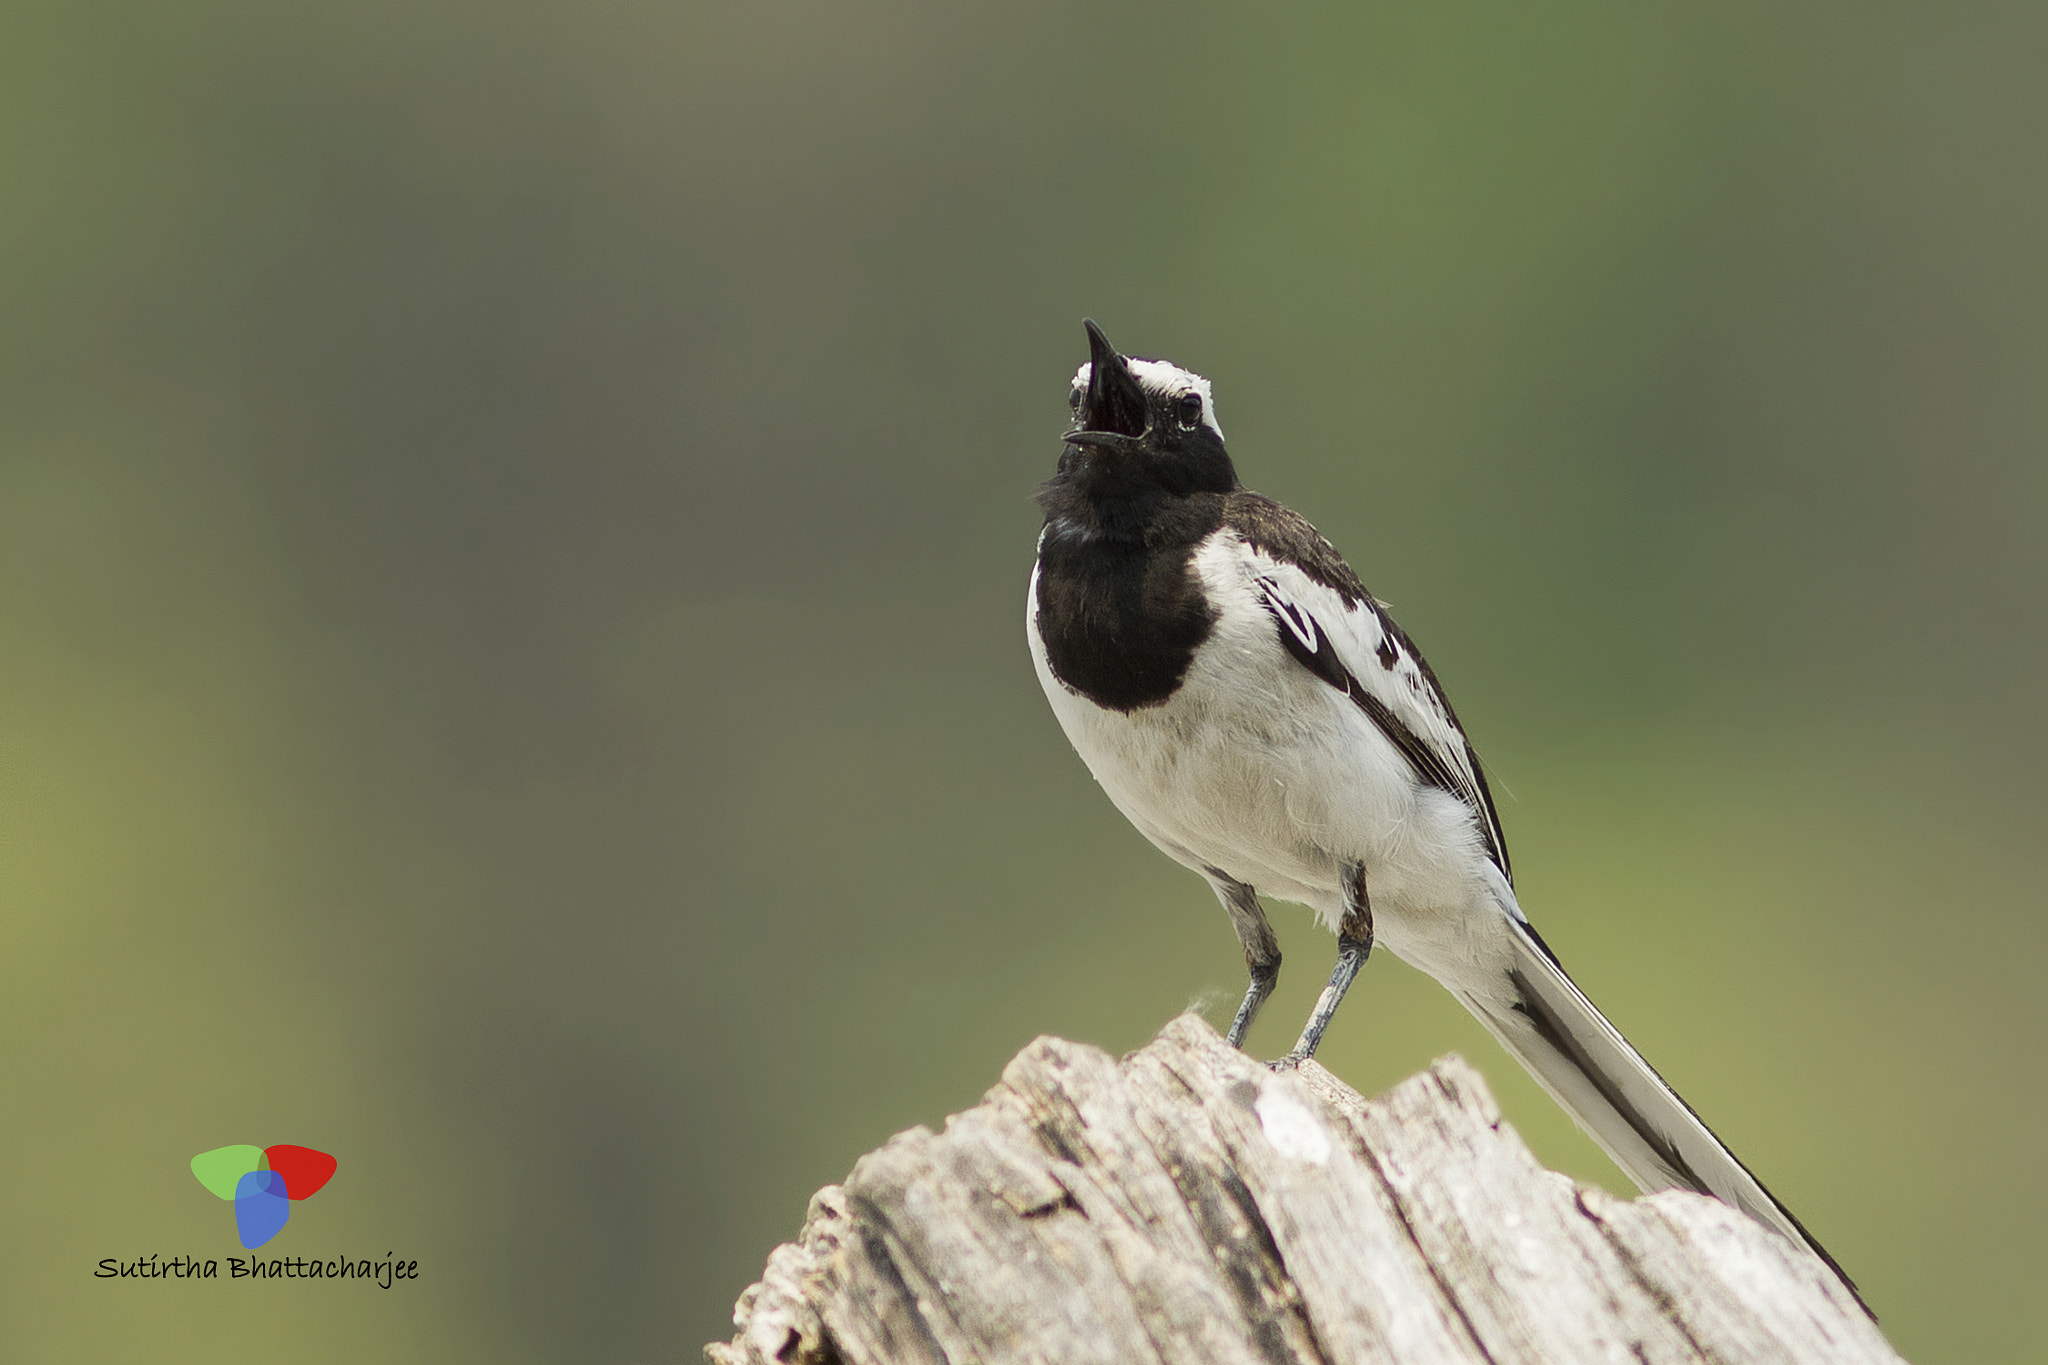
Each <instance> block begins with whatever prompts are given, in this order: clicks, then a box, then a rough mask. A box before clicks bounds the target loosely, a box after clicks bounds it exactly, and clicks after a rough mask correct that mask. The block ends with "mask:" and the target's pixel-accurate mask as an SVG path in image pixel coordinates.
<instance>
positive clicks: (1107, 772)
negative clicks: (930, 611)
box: [1025, 572, 1490, 960]
mask: <svg viewBox="0 0 2048 1365" xmlns="http://www.w3.org/2000/svg"><path fill="white" fill-rule="evenodd" d="M1206 577H1207V576H1206V575H1205V578H1206ZM1209 586H1210V597H1211V602H1212V605H1214V606H1216V607H1217V608H1218V609H1219V611H1220V612H1221V617H1220V619H1219V620H1218V621H1217V623H1216V627H1215V631H1214V633H1213V634H1212V635H1211V636H1210V637H1209V639H1208V640H1207V641H1205V642H1204V644H1203V645H1202V647H1201V649H1200V650H1198V651H1197V652H1196V654H1195V657H1194V660H1193V662H1192V663H1191V664H1190V666H1189V669H1188V672H1187V676H1186V678H1185V680H1184V681H1183V682H1182V685H1181V687H1180V689H1179V690H1178V691H1176V692H1175V693H1174V694H1173V695H1172V696H1171V697H1169V698H1168V699H1167V700H1166V701H1164V702H1163V703H1161V704H1159V705H1157V706H1149V707H1141V708H1139V709H1137V710H1134V711H1130V712H1118V711H1110V710H1105V709H1104V708H1102V707H1099V706H1097V705H1095V703H1093V702H1091V701H1089V700H1088V699H1087V698H1086V697H1084V696H1081V695H1080V694H1078V693H1076V692H1074V691H1072V690H1070V689H1069V688H1068V687H1067V686H1066V685H1065V684H1063V683H1061V682H1060V681H1059V679H1058V678H1056V677H1054V676H1053V673H1052V670H1051V668H1050V667H1049V665H1048V664H1047V661H1046V653H1045V647H1044V643H1043V641H1042V640H1041V639H1040V637H1039V633H1038V625H1037V616H1038V605H1037V575H1036V573H1035V572H1034V573H1033V575H1032V585H1031V593H1030V596H1029V599H1028V602H1027V605H1026V612H1025V615H1026V623H1027V630H1028V634H1029V638H1030V642H1031V657H1032V663H1033V665H1034V666H1035V667H1036V668H1037V671H1038V680H1039V683H1040V685H1041V686H1043V687H1044V689H1045V694H1046V697H1047V699H1048V700H1049V701H1050V702H1051V703H1052V709H1053V714H1054V715H1056V716H1057V717H1058V718H1059V722H1060V725H1061V728H1063V729H1064V730H1065V731H1066V733H1067V738H1068V740H1070V741H1071V742H1072V744H1073V746H1074V748H1075V750H1076V751H1077V752H1079V753H1080V755H1081V759H1082V761H1083V762H1085V763H1086V764H1087V765H1088V770H1089V771H1090V772H1091V773H1093V774H1094V775H1095V780H1096V781H1097V782H1099V783H1101V785H1102V788H1103V790H1104V791H1106V792H1107V793H1108V794H1109V798H1110V800H1111V801H1113V802H1114V803H1115V804H1116V807H1117V809H1118V810H1120V811H1122V812H1123V813H1124V815H1125V816H1126V817H1127V818H1128V819H1129V820H1130V821H1131V823H1132V824H1134V825H1136V826H1137V827H1138V829H1139V830H1140V831H1141V832H1142V833H1143V834H1144V835H1145V836H1146V837H1147V838H1149V839H1150V840H1152V842H1153V843H1155V844H1157V845H1158V846H1159V847H1160V848H1161V849H1163V850H1164V851H1165V852H1166V853H1167V855H1168V856H1169V857H1172V858H1173V859H1174V860H1175V861H1177V862H1179V863H1181V864H1183V865H1184V866H1187V867H1189V868H1192V869H1194V870H1195V871H1198V872H1207V871H1210V870H1212V869H1213V870H1215V871H1218V872H1221V873H1223V874H1224V875H1225V876H1227V877H1229V878H1231V879H1232V880H1234V881H1240V882H1244V883H1246V884H1248V885H1250V886H1252V887H1254V888H1256V889H1257V890H1258V891H1259V892H1261V893H1263V894H1266V895H1270V896H1276V897H1279V898H1280V899H1283V900H1291V901H1298V902H1300V903H1302V904H1304V905H1307V906H1310V907H1311V908H1313V909H1314V910H1315V911H1316V912H1317V913H1318V914H1319V915H1320V916H1321V917H1322V919H1323V920H1324V922H1325V923H1326V924H1328V925H1329V927H1330V928H1331V929H1333V930H1334V929H1335V928H1336V927H1337V923H1338V921H1339V920H1340V919H1342V917H1343V915H1344V912H1345V909H1346V905H1345V888H1346V886H1347V885H1348V883H1349V880H1350V877H1351V875H1352V869H1354V868H1356V867H1357V866H1358V865H1359V864H1361V863H1363V864H1364V866H1365V869H1366V879H1367V885H1368V887H1369V889H1370V894H1371V900H1372V909H1373V915H1374V920H1375V923H1376V926H1377V929H1378V935H1379V939H1380V941H1381V942H1382V943H1384V944H1385V945H1386V946H1387V947H1388V948H1389V949H1391V950H1392V951H1394V952H1395V953H1397V954H1399V955H1401V956H1402V957H1405V958H1409V959H1410V960H1416V958H1417V957H1418V956H1419V957H1422V958H1431V957H1435V956H1437V953H1436V952H1435V951H1433V948H1434V946H1435V945H1433V944H1432V943H1430V942H1429V940H1433V939H1436V938H1438V937H1439V936H1441V935H1442V934H1444V933H1445V932H1450V933H1452V934H1454V935H1455V934H1456V933H1457V931H1456V929H1455V928H1454V927H1453V925H1454V924H1455V922H1457V921H1458V920H1460V919H1462V918H1463V916H1461V915H1459V913H1458V912H1460V911H1462V910H1464V909H1465V908H1466V907H1468V906H1470V905H1471V904H1472V903H1473V901H1474V899H1475V897H1476V896H1482V895H1484V894H1485V888H1484V885H1483V883H1484V874H1483V873H1481V872H1480V871H1479V866H1490V865H1488V864H1486V863H1485V858H1484V854H1483V853H1482V852H1481V845H1480V840H1479V835H1478V832H1477V828H1476V826H1475V824H1474V822H1473V818H1472V814H1471V812H1470V811H1469V810H1468V809H1467V808H1466V807H1465V806H1464V804H1463V803H1461V802H1460V801H1458V800H1457V799H1456V798H1455V797H1452V796H1450V795H1448V794H1446V793H1444V792H1442V791H1439V790H1437V789H1435V788H1433V787H1428V786H1425V785H1423V784H1421V783H1419V782H1417V781H1416V779H1415V776H1414V772H1413V770H1412V769H1411V768H1410V767H1409V765H1408V763H1407V760H1405V759H1404V758H1402V757H1401V755H1400V753H1399V752H1398V751H1397V750H1396V749H1395V748H1394V747H1393V745H1392V744H1391V743H1390V742H1389V741H1388V740H1387V738H1386V737H1385V736H1384V735H1382V734H1381V733H1380V731H1379V729H1378V728H1377V727H1376V726H1375V725H1374V724H1373V723H1372V721H1371V719H1370V718H1369V717H1368V716H1367V715H1366V714H1365V713H1364V712H1363V711H1362V710H1360V709H1359V707H1358V706H1357V705H1356V704H1355V703H1353V702H1352V700H1351V699H1350V698H1348V697H1346V696H1344V695H1343V694H1342V693H1340V692H1338V691H1336V690H1335V689H1333V688H1331V687H1330V686H1328V685H1327V684H1325V683H1324V682H1322V681H1321V680H1320V679H1318V678H1316V677H1315V676H1314V675H1313V674H1311V673H1309V672H1308V670H1307V669H1305V668H1303V667H1301V666H1300V665H1299V664H1298V663H1296V662H1295V661H1294V659H1293V658H1292V657H1291V656H1290V655H1289V654H1288V653H1287V652H1286V651H1285V649H1283V648H1282V647H1281V645H1280V643H1279V638H1278V636H1277V635H1276V634H1275V627H1274V621H1273V618H1272V617H1271V616H1270V615H1269V614H1268V613H1267V612H1266V611H1265V609H1264V608H1263V607H1261V606H1260V605H1259V604H1258V602H1257V601H1256V599H1255V598H1253V596H1252V595H1251V593H1250V591H1249V590H1248V589H1247V590H1246V591H1244V592H1243V593H1241V594H1239V593H1233V592H1231V591H1229V590H1228V585H1227V583H1226V584H1224V585H1221V586H1222V590H1220V591H1219V590H1218V585H1216V584H1214V583H1211V584H1210V585H1209ZM1475 865H1478V866H1475ZM1442 946H1443V947H1444V948H1446V949H1448V948H1450V945H1449V944H1445V945H1442Z"/></svg>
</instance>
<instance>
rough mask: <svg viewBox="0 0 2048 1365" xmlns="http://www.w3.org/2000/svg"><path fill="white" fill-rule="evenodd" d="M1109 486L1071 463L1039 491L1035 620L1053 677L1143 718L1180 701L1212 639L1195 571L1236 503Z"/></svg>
mask: <svg viewBox="0 0 2048 1365" xmlns="http://www.w3.org/2000/svg"><path fill="white" fill-rule="evenodd" d="M1077 466H1078V467H1077ZM1103 474H1104V471H1100V470H1091V469H1089V468H1088V467H1087V464H1086V463H1083V462H1074V463H1072V464H1070V463H1069V462H1067V461H1062V468H1061V470H1060V472H1059V473H1058V474H1057V475H1055V476H1054V477H1053V478H1052V479H1051V480H1050V481H1048V482H1047V483H1046V484H1044V485H1043V486H1042V487H1041V488H1040V489H1039V490H1038V502H1039V505H1040V506H1041V507H1043V508H1044V509H1045V535H1044V538H1043V539H1042V540H1041V541H1040V542H1039V547H1038V600H1037V602H1036V604H1035V606H1034V609H1035V610H1036V612H1037V614H1038V615H1037V620H1038V634H1039V638H1040V639H1041V640H1043V641H1044V642H1045V655H1046V662H1047V663H1048V664H1049V665H1050V666H1051V668H1052V672H1053V676H1054V677H1056V678H1058V679H1059V680H1060V681H1061V682H1062V683H1064V684H1066V685H1067V686H1068V687H1070V688H1072V689H1073V690H1074V691H1076V692H1079V693H1080V694H1081V695H1082V696H1084V697H1086V698H1088V700H1090V701H1092V702H1094V703H1095V704H1096V705H1097V706H1101V707H1106V708H1108V709H1109V710H1112V711H1135V710H1137V709H1138V708H1140V707H1144V706H1157V705H1158V704H1159V703H1161V702H1163V701H1165V700H1166V699H1167V698H1168V697H1171V696H1172V695H1173V694H1174V693H1175V692H1176V691H1178V690H1179V689H1180V685H1181V682H1182V680H1183V679H1185V678H1186V676H1187V671H1188V665H1189V663H1190V662H1192V661H1193V659H1194V657H1195V651H1196V650H1197V649H1199V648H1201V646H1202V642H1203V641H1205V640H1207V639H1208V638H1209V632H1210V631H1211V630H1212V629H1214V628H1215V625H1216V618H1217V611H1216V609H1215V608H1214V607H1212V606H1211V605H1210V604H1209V602H1208V599H1207V598H1206V597H1204V596H1203V593H1202V584H1201V580H1200V579H1199V578H1197V577H1196V576H1195V571H1194V567H1193V565H1192V564H1191V563H1190V562H1189V561H1190V558H1191V557H1192V555H1193V553H1194V550H1195V547H1196V546H1197V545H1199V544H1201V542H1202V541H1203V540H1205V539H1207V538H1208V537H1209V536H1210V535H1213V534H1214V533H1215V532H1216V530H1217V529H1218V528H1219V527H1221V526H1222V525H1223V519H1224V512H1225V506H1226V503H1227V501H1228V492H1227V491H1208V490H1203V491H1193V492H1181V491H1178V490H1169V489H1167V488H1165V487H1162V486H1160V485H1159V484H1158V483H1155V482H1153V481H1151V480H1128V481H1127V480H1126V479H1123V478H1120V477H1117V476H1115V475H1111V476H1109V477H1103ZM1091 475H1093V477H1091ZM1232 483H1233V484H1234V483H1235V479H1234V478H1233V479H1232Z"/></svg>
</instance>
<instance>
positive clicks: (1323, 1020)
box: [1274, 863, 1372, 1066]
mask: <svg viewBox="0 0 2048 1365" xmlns="http://www.w3.org/2000/svg"><path fill="white" fill-rule="evenodd" d="M1345 899H1346V900H1347V901H1349V902H1350V904H1349V906H1348V907H1347V908H1346V910H1345V911H1344V918H1343V920H1342V921H1341V922H1340V923H1339V924H1338V925H1337V965H1336V966H1334V967H1332V968H1330V984H1329V985H1327V986H1325V987H1323V993H1322V994H1321V995H1320V996H1318V997H1317V998H1316V1008H1315V1013H1313V1014H1311V1015H1309V1017H1308V1024H1307V1026H1306V1027H1304V1028H1303V1029H1302V1031H1301V1037H1300V1039H1299V1040H1298V1041H1296V1043H1295V1044H1294V1051H1292V1052H1290V1053H1288V1054H1287V1055H1286V1056H1285V1057H1282V1058H1281V1059H1280V1060H1279V1061H1277V1062H1275V1063H1274V1065H1275V1066H1295V1065H1298V1064H1299V1063H1301V1062H1303V1061H1306V1060H1307V1059H1308V1058H1310V1057H1313V1056H1315V1053H1316V1044H1318V1043H1320V1042H1322V1041H1323V1030H1324V1029H1326V1028H1328V1027H1329V1026H1330V1017H1331V1016H1332V1015H1334V1014H1335V1013H1336V1012H1337V1006H1338V1005H1339V1004H1341V1003H1342V1002H1343V1000H1344V992H1345V991H1347V990H1349V989H1351V979H1352V978H1353V977H1355V976H1357V975H1358V969H1359V968H1360V967H1363V966H1364V965H1365V960H1366V959H1367V958H1368V957H1370V956H1372V897H1371V896H1370V895H1368V894H1367V892H1366V887H1365V864H1364V863H1360V864H1359V865H1358V870H1357V871H1356V872H1355V873H1353V874H1352V878H1351V892H1350V894H1349V895H1348V896H1346V897H1345Z"/></svg>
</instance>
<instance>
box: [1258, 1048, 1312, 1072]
mask: <svg viewBox="0 0 2048 1365" xmlns="http://www.w3.org/2000/svg"><path fill="white" fill-rule="evenodd" d="M1312 1055H1313V1054H1311V1053H1307V1052H1303V1051H1302V1050H1301V1049H1300V1048H1296V1049H1294V1051H1292V1052H1290V1053H1288V1054H1287V1055H1286V1056H1285V1057H1275V1058H1274V1059H1273V1060H1272V1061H1270V1062H1267V1063H1266V1065H1267V1067H1268V1068H1270V1069H1271V1070H1274V1071H1298V1070H1300V1069H1301V1064H1302V1063H1303V1062H1305V1061H1307V1060H1308V1059H1309V1058H1310V1056H1312Z"/></svg>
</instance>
